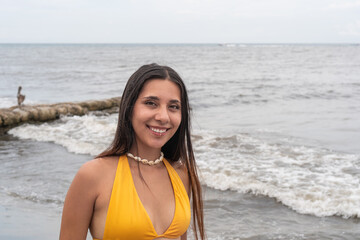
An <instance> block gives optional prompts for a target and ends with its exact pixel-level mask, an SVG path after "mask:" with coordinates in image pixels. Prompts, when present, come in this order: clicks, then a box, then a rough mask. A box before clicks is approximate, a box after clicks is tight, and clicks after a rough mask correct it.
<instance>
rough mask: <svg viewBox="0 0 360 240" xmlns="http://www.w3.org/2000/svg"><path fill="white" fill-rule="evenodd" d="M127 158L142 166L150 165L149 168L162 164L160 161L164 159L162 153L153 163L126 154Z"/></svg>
mask: <svg viewBox="0 0 360 240" xmlns="http://www.w3.org/2000/svg"><path fill="white" fill-rule="evenodd" d="M126 155H127V156H128V157H131V158H132V159H134V160H136V161H138V162H140V163H142V164H147V165H150V166H153V165H156V164H159V163H161V162H162V160H163V159H164V153H163V152H160V157H159V158H158V159H156V160H155V161H149V160H147V159H142V158H141V157H137V156H134V155H132V154H131V153H127V154H126Z"/></svg>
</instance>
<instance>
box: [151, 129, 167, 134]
mask: <svg viewBox="0 0 360 240" xmlns="http://www.w3.org/2000/svg"><path fill="white" fill-rule="evenodd" d="M150 129H151V130H152V131H154V132H157V133H164V132H166V129H157V128H150Z"/></svg>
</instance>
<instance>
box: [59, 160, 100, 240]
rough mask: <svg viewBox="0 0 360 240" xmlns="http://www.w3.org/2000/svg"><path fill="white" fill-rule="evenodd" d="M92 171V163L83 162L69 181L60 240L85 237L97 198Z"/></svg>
mask: <svg viewBox="0 0 360 240" xmlns="http://www.w3.org/2000/svg"><path fill="white" fill-rule="evenodd" d="M93 173H94V164H92V163H91V162H88V163H85V164H84V165H83V166H82V167H81V168H80V170H79V171H78V173H77V174H76V176H75V178H74V180H73V182H72V183H71V186H70V188H69V191H68V193H67V195H66V198H65V203H64V209H63V214H62V220H61V229H60V240H68V239H69V240H70V239H86V235H87V232H88V228H89V225H90V222H91V217H92V214H93V209H94V204H95V200H96V198H97V191H96V182H97V181H96V177H95V176H96V174H93Z"/></svg>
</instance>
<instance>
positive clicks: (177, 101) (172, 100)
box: [143, 96, 181, 103]
mask: <svg viewBox="0 0 360 240" xmlns="http://www.w3.org/2000/svg"><path fill="white" fill-rule="evenodd" d="M143 99H147V100H156V101H159V100H160V99H159V98H158V97H156V96H146V97H143ZM169 102H170V103H181V102H180V101H179V100H177V99H171V100H170V101H169Z"/></svg>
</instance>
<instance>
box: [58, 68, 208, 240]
mask: <svg viewBox="0 0 360 240" xmlns="http://www.w3.org/2000/svg"><path fill="white" fill-rule="evenodd" d="M189 113H190V107H189V103H188V96H187V91H186V88H185V85H184V83H183V81H182V79H181V78H180V76H179V75H178V74H177V73H176V72H175V71H174V70H173V69H172V68H170V67H167V66H159V65H157V64H150V65H144V66H142V67H140V68H139V69H138V70H137V71H136V72H135V73H134V74H133V75H132V76H131V77H130V79H129V80H128V82H127V84H126V86H125V89H124V92H123V94H122V98H121V101H120V108H119V119H118V125H117V129H116V133H115V138H114V140H113V142H112V144H111V145H110V147H109V148H108V149H107V150H105V151H104V152H102V153H101V154H100V155H98V156H97V157H96V158H95V159H94V160H92V161H89V162H87V163H85V164H84V165H83V166H82V167H81V168H80V170H79V171H78V173H77V174H76V176H75V178H74V180H73V182H72V184H71V186H70V188H69V191H68V193H67V196H66V199H65V203H64V209H63V215H62V222H61V230H60V239H61V240H67V239H86V235H87V231H88V229H90V232H91V235H92V237H93V239H103V240H109V239H124V240H142V239H143V240H147V239H181V240H184V239H187V229H188V227H189V224H190V219H191V210H190V201H189V199H190V195H191V197H192V205H193V207H192V213H193V217H194V221H193V222H194V224H193V229H194V233H195V236H196V239H205V233H204V224H203V207H202V206H203V203H202V195H201V186H200V183H199V179H198V176H197V167H196V163H195V158H194V153H193V149H192V143H191V138H190V136H191V135H190V114H189ZM198 235H199V236H200V237H198Z"/></svg>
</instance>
